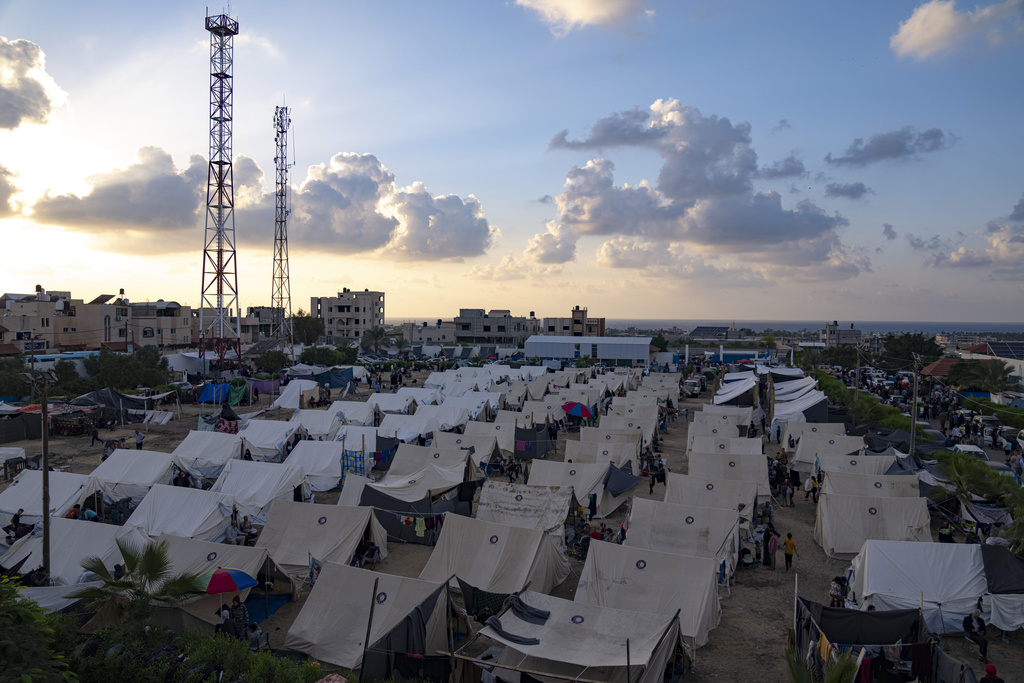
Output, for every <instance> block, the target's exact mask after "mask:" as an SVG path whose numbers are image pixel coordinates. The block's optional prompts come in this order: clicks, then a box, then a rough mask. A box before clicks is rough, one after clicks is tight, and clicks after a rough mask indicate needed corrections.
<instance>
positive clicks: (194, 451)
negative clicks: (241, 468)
mask: <svg viewBox="0 0 1024 683" xmlns="http://www.w3.org/2000/svg"><path fill="white" fill-rule="evenodd" d="M171 455H173V456H174V458H175V464H177V465H178V467H181V468H183V469H186V470H188V471H190V472H198V473H199V476H201V477H203V478H204V479H216V478H217V477H219V476H220V473H221V470H223V469H224V465H226V464H227V462H228V461H229V460H231V459H233V458H240V457H242V437H241V436H239V435H238V434H223V433H221V432H197V431H191V432H189V433H188V436H186V437H185V439H184V440H183V441H182V442H181V443H180V444H178V447H177V448H175V449H174V450H173V451H172V452H171Z"/></svg>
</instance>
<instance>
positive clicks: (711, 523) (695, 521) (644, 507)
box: [625, 498, 740, 572]
mask: <svg viewBox="0 0 1024 683" xmlns="http://www.w3.org/2000/svg"><path fill="white" fill-rule="evenodd" d="M739 529H740V515H739V513H738V512H736V511H735V510H723V509H720V508H704V507H697V506H695V505H676V504H674V503H659V502H658V501H656V500H650V499H647V498H634V499H633V507H632V509H631V510H630V511H629V518H628V519H627V530H626V541H625V545H628V546H633V547H635V548H646V549H648V550H658V551H660V552H665V553H672V554H674V555H692V556H694V557H710V558H712V559H714V560H715V561H716V562H725V563H726V565H727V566H726V569H727V570H728V571H729V572H732V571H733V570H734V569H735V567H736V557H737V556H738V554H739V544H740V531H739Z"/></svg>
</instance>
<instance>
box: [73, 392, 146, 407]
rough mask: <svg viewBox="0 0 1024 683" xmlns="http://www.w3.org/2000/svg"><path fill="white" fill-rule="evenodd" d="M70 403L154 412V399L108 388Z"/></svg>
mask: <svg viewBox="0 0 1024 683" xmlns="http://www.w3.org/2000/svg"><path fill="white" fill-rule="evenodd" d="M68 403H70V404H71V405H73V406H85V407H87V408H88V407H92V406H101V407H107V408H114V409H115V410H122V409H123V410H153V399H151V398H140V397H138V396H128V395H126V394H122V393H121V392H119V391H115V390H114V389H110V388H107V387H104V388H103V389H98V390H96V391H93V392H91V393H88V394H84V395H83V396H79V397H78V398H76V399H73V400H71V401H68Z"/></svg>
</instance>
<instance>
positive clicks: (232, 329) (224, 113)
mask: <svg viewBox="0 0 1024 683" xmlns="http://www.w3.org/2000/svg"><path fill="white" fill-rule="evenodd" d="M206 30H207V31H209V32H210V165H209V170H208V172H207V180H206V233H205V236H204V238H203V281H202V288H201V290H200V297H199V358H200V361H202V360H204V359H205V358H206V352H207V350H209V351H211V352H212V354H213V357H214V358H215V359H216V362H217V363H218V365H220V366H221V367H224V366H226V365H229V364H236V363H240V362H241V360H242V339H241V335H240V334H239V328H238V322H239V318H240V316H239V313H240V311H239V305H238V268H237V258H236V253H235V191H234V171H233V170H232V159H231V129H232V122H233V119H232V108H233V107H232V101H233V98H232V88H233V84H232V81H233V78H232V70H233V66H234V45H233V39H234V37H235V36H236V35H238V22H237V21H235V20H234V19H232V18H231V17H229V16H227V15H226V14H218V15H216V16H212V17H211V16H209V15H207V17H206ZM232 310H234V312H235V315H234V317H232V314H231V312H232ZM231 350H234V352H235V356H234V358H230V357H229V356H228V352H229V351H231ZM202 365H203V366H204V367H203V372H204V374H205V371H206V367H205V364H202Z"/></svg>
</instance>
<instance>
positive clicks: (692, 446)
mask: <svg viewBox="0 0 1024 683" xmlns="http://www.w3.org/2000/svg"><path fill="white" fill-rule="evenodd" d="M762 448H763V446H762V445H761V439H749V438H747V437H735V436H733V437H729V436H706V435H697V434H694V435H692V436H690V438H689V439H688V440H687V444H686V450H687V452H690V453H721V454H722V455H729V454H732V455H761V453H762V450H761V449H762Z"/></svg>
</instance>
